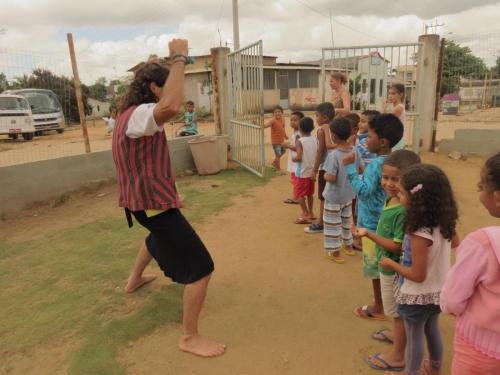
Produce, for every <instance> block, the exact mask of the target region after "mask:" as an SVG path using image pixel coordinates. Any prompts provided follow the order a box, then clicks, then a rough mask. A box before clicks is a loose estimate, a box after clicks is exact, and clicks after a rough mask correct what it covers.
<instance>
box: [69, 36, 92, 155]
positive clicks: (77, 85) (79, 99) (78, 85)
mask: <svg viewBox="0 0 500 375" xmlns="http://www.w3.org/2000/svg"><path fill="white" fill-rule="evenodd" d="M67 37H68V46H69V56H70V58H71V67H72V68H73V81H74V83H75V93H76V102H77V103H78V113H79V114H80V123H81V125H82V131H83V140H84V142H85V152H86V153H89V152H90V142H89V133H88V131H87V122H86V120H85V107H84V106H83V96H82V86H81V83H80V76H79V75H78V66H77V64H76V55H75V46H74V44H73V34H71V33H68V34H67Z"/></svg>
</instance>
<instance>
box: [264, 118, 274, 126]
mask: <svg viewBox="0 0 500 375" xmlns="http://www.w3.org/2000/svg"><path fill="white" fill-rule="evenodd" d="M273 124H274V118H272V119H271V120H269V121H268V122H265V123H264V127H265V128H270V127H271V126H273Z"/></svg>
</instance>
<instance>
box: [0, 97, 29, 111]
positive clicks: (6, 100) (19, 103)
mask: <svg viewBox="0 0 500 375" xmlns="http://www.w3.org/2000/svg"><path fill="white" fill-rule="evenodd" d="M0 110H2V111H19V110H21V111H28V110H29V106H28V102H27V101H26V99H22V98H15V97H0Z"/></svg>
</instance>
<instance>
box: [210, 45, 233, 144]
mask: <svg viewBox="0 0 500 375" xmlns="http://www.w3.org/2000/svg"><path fill="white" fill-rule="evenodd" d="M229 51H230V50H229V48H227V47H217V48H212V49H211V50H210V52H211V53H212V89H213V98H214V117H215V134H216V135H222V134H229V111H230V107H229V101H228V100H229V97H228V92H227V90H228V88H227V55H228V54H229Z"/></svg>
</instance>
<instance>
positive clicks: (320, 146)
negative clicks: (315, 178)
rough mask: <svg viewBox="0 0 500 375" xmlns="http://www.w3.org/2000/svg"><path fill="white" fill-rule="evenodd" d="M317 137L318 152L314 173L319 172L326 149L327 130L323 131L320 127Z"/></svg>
mask: <svg viewBox="0 0 500 375" xmlns="http://www.w3.org/2000/svg"><path fill="white" fill-rule="evenodd" d="M316 137H317V138H318V151H317V152H316V159H315V160H314V168H313V171H314V175H316V174H317V173H318V170H319V165H320V164H321V159H322V158H323V155H324V153H325V149H326V145H325V132H324V131H323V129H322V128H319V129H318V132H317V134H316Z"/></svg>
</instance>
